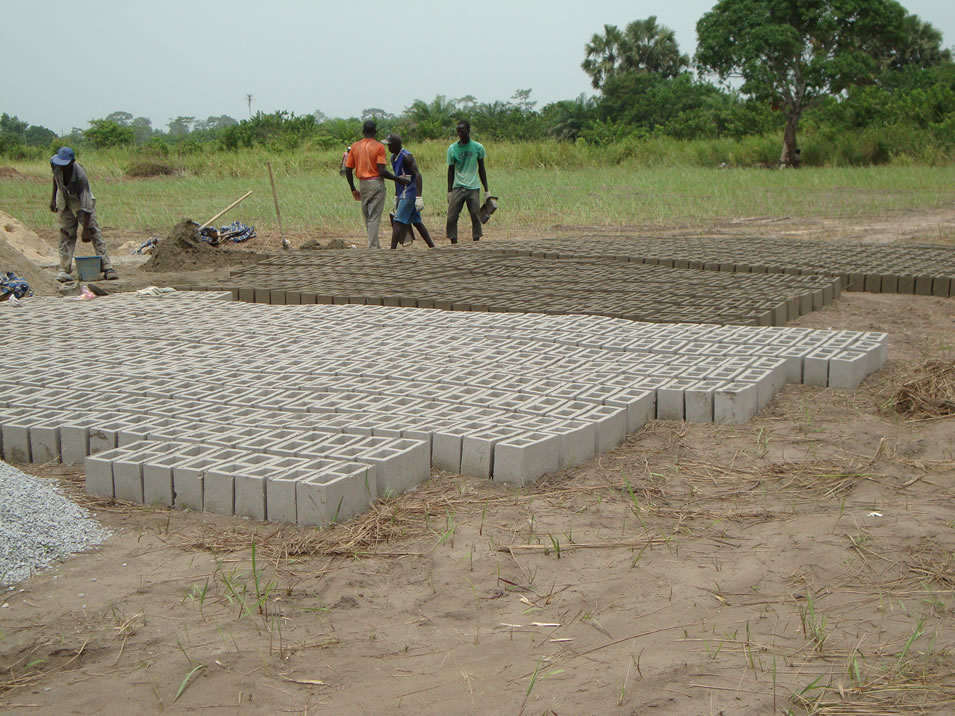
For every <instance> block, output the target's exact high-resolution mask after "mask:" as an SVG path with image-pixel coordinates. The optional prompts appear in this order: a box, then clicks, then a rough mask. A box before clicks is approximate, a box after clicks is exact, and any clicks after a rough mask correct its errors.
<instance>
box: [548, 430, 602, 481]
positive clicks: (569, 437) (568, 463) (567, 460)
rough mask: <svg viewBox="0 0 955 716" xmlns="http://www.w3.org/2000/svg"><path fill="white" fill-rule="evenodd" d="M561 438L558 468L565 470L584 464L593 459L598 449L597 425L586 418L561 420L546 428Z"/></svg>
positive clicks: (549, 432)
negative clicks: (557, 423)
mask: <svg viewBox="0 0 955 716" xmlns="http://www.w3.org/2000/svg"><path fill="white" fill-rule="evenodd" d="M543 432H546V433H548V434H551V435H556V436H557V437H558V438H559V439H560V444H559V455H558V463H557V468H558V469H559V470H564V469H567V468H570V467H576V466H577V465H583V464H584V463H585V462H587V461H588V460H591V459H592V458H593V457H594V455H595V451H596V444H597V425H596V424H595V423H592V422H589V421H586V420H567V421H561V423H560V424H559V425H556V426H554V427H550V428H547V429H545V430H544V431H543Z"/></svg>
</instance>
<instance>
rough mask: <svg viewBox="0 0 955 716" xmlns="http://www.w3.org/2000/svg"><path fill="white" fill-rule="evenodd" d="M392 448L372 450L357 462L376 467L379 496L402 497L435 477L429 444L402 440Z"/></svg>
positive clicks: (375, 473)
mask: <svg viewBox="0 0 955 716" xmlns="http://www.w3.org/2000/svg"><path fill="white" fill-rule="evenodd" d="M389 445H390V446H389V447H380V448H377V449H372V450H370V451H369V452H366V453H365V454H363V455H361V456H359V457H358V458H357V459H356V460H355V461H354V462H360V463H363V464H367V465H371V466H373V467H374V468H375V471H374V479H375V485H376V489H377V490H378V492H377V495H376V496H377V497H389V496H393V495H400V494H401V493H402V492H406V491H408V490H411V489H413V488H415V487H417V486H418V485H420V484H421V483H422V482H425V481H426V480H427V479H428V478H429V477H431V463H430V460H429V458H430V455H429V451H428V444H427V443H425V442H424V441H423V440H405V439H398V440H393V441H390V443H389Z"/></svg>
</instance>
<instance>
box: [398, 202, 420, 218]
mask: <svg viewBox="0 0 955 716" xmlns="http://www.w3.org/2000/svg"><path fill="white" fill-rule="evenodd" d="M414 202H415V200H414V199H398V207H397V208H396V209H395V221H397V222H398V223H399V224H420V223H421V214H419V213H418V210H417V209H415V208H414Z"/></svg>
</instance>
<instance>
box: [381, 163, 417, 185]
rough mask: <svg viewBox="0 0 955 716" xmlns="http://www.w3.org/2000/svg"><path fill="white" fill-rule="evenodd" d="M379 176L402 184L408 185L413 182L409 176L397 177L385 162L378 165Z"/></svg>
mask: <svg viewBox="0 0 955 716" xmlns="http://www.w3.org/2000/svg"><path fill="white" fill-rule="evenodd" d="M378 176H380V177H384V178H385V179H391V181H393V182H395V183H396V184H401V185H402V186H407V185H408V184H410V183H411V179H409V178H408V177H396V176H395V175H394V174H392V173H391V172H390V171H388V169H387V167H385V165H384V164H379V165H378Z"/></svg>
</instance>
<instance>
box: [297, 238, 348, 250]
mask: <svg viewBox="0 0 955 716" xmlns="http://www.w3.org/2000/svg"><path fill="white" fill-rule="evenodd" d="M302 248H303V249H306V250H311V251H321V250H324V249H344V248H348V247H347V245H346V244H345V242H344V241H342V240H341V239H330V240H329V242H328V243H327V244H325V245H324V246H323V245H322V242H321V241H318V240H316V239H309V240H308V241H306V242H305V243H304V244H302Z"/></svg>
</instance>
